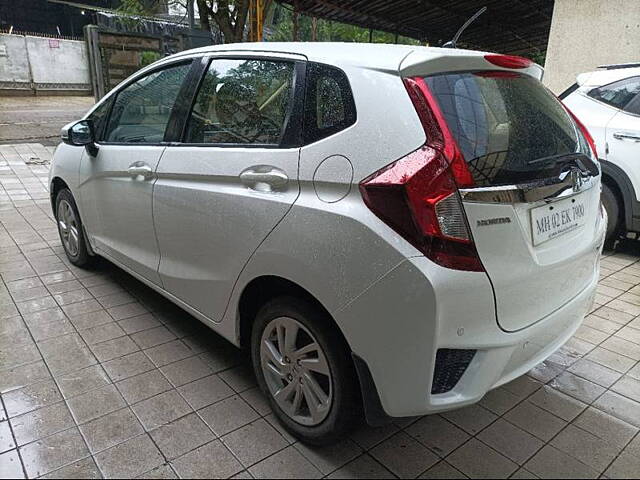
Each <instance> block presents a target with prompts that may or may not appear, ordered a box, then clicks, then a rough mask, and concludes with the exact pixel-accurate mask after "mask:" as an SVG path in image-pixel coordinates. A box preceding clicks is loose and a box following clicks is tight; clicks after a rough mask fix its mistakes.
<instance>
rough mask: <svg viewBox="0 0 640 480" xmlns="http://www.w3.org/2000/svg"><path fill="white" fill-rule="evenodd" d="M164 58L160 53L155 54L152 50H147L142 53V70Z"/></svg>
mask: <svg viewBox="0 0 640 480" xmlns="http://www.w3.org/2000/svg"><path fill="white" fill-rule="evenodd" d="M160 58H162V56H161V55H160V53H159V52H154V51H152V50H147V51H144V52H141V53H140V68H142V67H146V66H147V65H151V64H152V63H153V62H155V61H156V60H160Z"/></svg>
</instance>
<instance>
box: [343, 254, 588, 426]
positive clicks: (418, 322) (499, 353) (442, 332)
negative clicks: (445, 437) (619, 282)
mask: <svg viewBox="0 0 640 480" xmlns="http://www.w3.org/2000/svg"><path fill="white" fill-rule="evenodd" d="M598 274H599V268H598V264H596V265H594V266H593V277H592V280H591V281H590V283H589V284H588V285H587V287H586V288H584V289H583V290H582V291H581V292H580V293H579V294H578V295H577V296H576V297H574V298H573V299H572V300H571V301H570V302H568V303H566V304H565V305H563V306H562V307H560V308H558V309H557V310H555V311H554V312H553V313H552V314H550V315H548V316H547V317H545V318H543V319H541V320H540V321H539V322H537V323H536V324H535V325H533V326H530V327H528V328H526V329H523V330H520V331H518V332H513V333H510V332H505V331H504V330H502V329H500V327H499V326H498V323H497V321H496V318H495V305H494V302H493V295H492V290H491V285H490V283H489V280H488V278H487V276H486V275H485V274H482V273H470V272H456V271H452V270H447V269H443V268H441V267H438V266H437V265H434V264H433V263H432V262H430V261H429V260H428V259H426V258H424V257H416V258H410V259H407V260H406V261H405V262H403V263H402V264H400V265H399V266H398V267H396V268H395V269H394V270H393V271H392V272H390V273H389V274H387V275H386V276H385V277H383V278H382V279H381V280H380V281H378V282H377V283H376V284H375V285H373V286H372V287H371V288H369V289H368V290H367V291H366V292H364V293H363V294H362V295H361V296H359V297H358V298H357V299H356V300H354V301H353V302H351V303H350V304H349V305H347V306H346V307H345V308H343V309H342V310H341V311H340V312H338V314H337V315H336V317H337V318H336V319H337V320H338V322H339V324H340V325H341V327H342V328H343V331H344V333H345V336H346V337H347V340H348V341H349V342H350V345H351V347H352V349H353V352H354V355H356V356H357V357H359V358H360V359H362V361H363V362H364V363H366V367H367V368H368V373H365V375H367V374H368V375H370V381H369V384H370V385H369V388H367V389H363V393H364V394H365V396H367V397H370V396H372V395H374V396H375V395H377V397H378V398H377V399H375V398H374V399H371V398H365V404H367V403H368V404H370V405H374V406H376V405H377V406H378V407H379V408H378V412H377V414H376V415H375V416H376V417H378V420H379V417H380V416H381V414H385V415H387V416H390V417H406V416H417V415H425V414H431V413H437V412H441V411H446V410H452V409H456V408H460V407H463V406H466V405H469V404H473V403H476V402H478V401H479V400H480V399H482V397H483V396H484V395H485V394H486V393H487V392H488V391H490V390H491V389H493V388H496V387H498V386H500V385H502V384H504V383H507V382H509V381H511V380H513V379H515V378H517V377H519V376H521V375H523V374H524V373H526V372H527V371H529V370H530V369H531V368H533V367H534V366H535V365H537V364H538V363H540V362H541V361H543V360H545V359H546V358H547V357H549V356H550V355H551V354H552V353H554V352H555V351H556V350H557V349H558V348H560V347H561V346H562V345H563V344H564V343H565V342H566V341H567V340H568V339H569V338H571V336H572V335H573V334H574V332H575V331H576V330H577V329H578V327H579V326H580V325H581V323H582V320H583V319H584V317H585V315H586V314H587V313H588V311H589V309H590V308H591V306H592V304H593V299H594V297H595V291H596V287H597V282H598ZM389 299H397V301H394V302H390V301H389ZM443 348H446V349H465V350H466V349H473V350H477V353H476V355H475V357H474V358H473V360H472V362H471V363H470V364H469V366H468V368H467V370H466V371H465V373H464V375H463V376H462V377H461V378H460V380H459V382H458V383H457V384H456V386H455V387H454V388H453V390H451V391H449V392H447V393H443V394H435V395H434V394H431V385H432V381H433V371H434V366H435V357H436V353H437V351H438V349H443ZM359 367H360V368H359V369H358V370H359V373H360V376H361V380H362V377H363V373H362V364H360V366H359ZM371 383H373V385H374V386H375V388H371ZM364 390H366V392H365V391H364ZM365 408H366V405H365ZM367 413H368V414H369V411H368V412H367ZM370 416H371V415H370ZM376 423H379V422H376Z"/></svg>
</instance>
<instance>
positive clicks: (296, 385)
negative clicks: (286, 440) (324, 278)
mask: <svg viewBox="0 0 640 480" xmlns="http://www.w3.org/2000/svg"><path fill="white" fill-rule="evenodd" d="M251 355H252V361H253V368H254V371H255V375H256V378H257V380H258V385H259V386H260V388H261V390H262V391H263V393H264V394H265V395H266V396H267V398H268V399H269V403H270V404H271V408H272V409H273V411H274V413H275V414H276V416H277V417H278V419H279V420H280V422H281V423H282V425H283V426H284V427H285V429H286V430H287V431H288V432H289V433H291V434H292V435H294V436H295V437H297V438H298V439H300V440H301V441H302V442H304V443H308V444H311V445H327V444H330V443H334V442H336V441H337V440H339V439H340V438H342V437H343V436H344V435H345V434H346V433H347V432H349V431H350V429H351V428H352V427H353V426H354V425H355V424H356V422H357V421H358V420H359V419H360V418H361V411H362V407H361V405H362V402H361V400H360V395H359V390H358V387H357V385H358V383H357V374H356V372H355V368H354V366H353V361H352V359H351V356H350V352H349V348H348V347H347V345H346V342H345V341H344V340H343V338H342V337H341V335H340V334H339V333H338V332H337V331H336V329H335V326H334V325H333V321H332V319H331V318H329V317H328V315H327V314H326V312H323V311H321V310H320V309H318V308H316V307H314V306H313V305H311V304H310V303H309V302H306V301H304V300H301V299H298V298H295V297H280V298H277V299H275V300H272V301H271V302H269V303H267V304H266V305H265V306H263V307H262V308H261V309H260V311H259V312H258V315H257V316H256V319H255V323H254V325H253V330H252V335H251Z"/></svg>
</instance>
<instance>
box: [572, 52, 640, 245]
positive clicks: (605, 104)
mask: <svg viewBox="0 0 640 480" xmlns="http://www.w3.org/2000/svg"><path fill="white" fill-rule="evenodd" d="M560 98H561V99H562V100H563V102H564V103H565V104H566V105H567V106H568V107H569V108H570V109H571V110H572V111H573V113H575V114H576V115H577V116H578V118H579V119H580V121H582V122H583V123H584V124H585V125H586V126H587V128H588V129H589V132H590V133H591V135H593V139H594V141H595V144H596V147H597V150H598V157H599V159H600V163H601V165H602V204H603V205H604V208H605V209H606V211H607V214H608V226H607V241H608V243H609V244H612V243H613V242H614V241H615V240H616V239H617V238H618V237H620V236H621V235H624V234H625V233H626V232H635V233H640V165H638V158H640V64H639V63H629V64H617V65H603V66H602V67H600V69H599V70H597V71H594V72H588V73H583V74H581V75H579V76H578V78H577V80H576V83H574V84H573V85H572V86H571V87H569V88H568V89H567V90H565V91H564V92H563V93H562V94H560Z"/></svg>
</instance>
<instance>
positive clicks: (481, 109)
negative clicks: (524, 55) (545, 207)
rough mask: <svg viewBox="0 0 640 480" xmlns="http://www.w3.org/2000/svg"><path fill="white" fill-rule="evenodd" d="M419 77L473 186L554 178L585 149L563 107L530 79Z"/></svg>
mask: <svg viewBox="0 0 640 480" xmlns="http://www.w3.org/2000/svg"><path fill="white" fill-rule="evenodd" d="M424 80H425V82H426V83H427V85H428V86H429V88H430V89H431V91H432V92H433V94H434V96H435V97H436V99H437V101H438V103H439V105H440V108H441V110H442V112H443V114H444V116H445V119H446V121H447V123H448V125H449V128H450V130H451V133H452V134H453V136H454V138H455V140H456V141H457V143H458V146H459V147H460V150H461V151H462V154H463V155H464V158H465V160H466V162H467V164H468V165H469V169H470V170H471V172H472V174H473V176H474V179H475V183H476V185H477V186H480V187H483V186H494V185H509V184H515V183H526V182H531V181H536V180H541V179H547V178H551V177H557V176H558V175H559V174H560V172H561V171H562V169H563V168H565V164H566V163H570V162H575V161H576V160H575V159H576V158H577V157H581V155H580V154H581V153H587V152H588V151H589V150H588V148H589V147H588V144H587V143H586V140H585V139H584V136H583V135H582V134H581V133H579V130H578V129H577V128H576V126H575V125H574V122H573V120H572V119H571V118H570V116H569V115H568V114H567V112H566V110H565V109H564V107H563V106H562V105H561V104H560V102H559V101H558V100H557V99H556V98H555V97H554V96H553V94H552V93H550V92H549V91H548V90H547V89H546V88H545V87H543V86H542V84H541V83H540V82H539V81H538V80H536V79H534V78H531V77H529V76H525V75H520V74H515V73H510V72H465V73H451V74H444V75H435V76H429V77H425V79H424ZM576 154H578V155H576Z"/></svg>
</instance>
